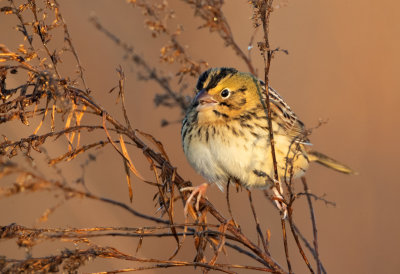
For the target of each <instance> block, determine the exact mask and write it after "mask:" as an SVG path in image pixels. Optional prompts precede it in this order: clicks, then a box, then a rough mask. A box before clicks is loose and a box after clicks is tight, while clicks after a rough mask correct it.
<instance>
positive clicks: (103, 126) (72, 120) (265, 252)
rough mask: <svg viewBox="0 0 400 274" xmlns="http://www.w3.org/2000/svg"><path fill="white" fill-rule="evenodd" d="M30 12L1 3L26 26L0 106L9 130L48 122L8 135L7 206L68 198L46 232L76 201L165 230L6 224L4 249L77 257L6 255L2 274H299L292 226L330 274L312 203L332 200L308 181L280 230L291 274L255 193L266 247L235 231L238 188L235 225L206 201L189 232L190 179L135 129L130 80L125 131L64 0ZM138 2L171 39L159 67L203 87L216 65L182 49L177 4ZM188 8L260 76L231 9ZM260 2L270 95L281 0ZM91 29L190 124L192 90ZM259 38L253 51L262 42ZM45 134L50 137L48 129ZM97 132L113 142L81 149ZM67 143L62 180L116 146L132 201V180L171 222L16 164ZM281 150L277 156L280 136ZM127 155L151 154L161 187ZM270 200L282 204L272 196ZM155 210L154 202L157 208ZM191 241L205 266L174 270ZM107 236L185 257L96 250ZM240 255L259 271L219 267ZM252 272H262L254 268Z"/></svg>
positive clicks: (2, 71)
mask: <svg viewBox="0 0 400 274" xmlns="http://www.w3.org/2000/svg"><path fill="white" fill-rule="evenodd" d="M20 2H21V1H14V0H8V2H6V1H4V2H2V3H8V4H5V6H3V7H1V9H0V11H1V13H2V14H1V15H0V16H15V17H16V18H17V20H18V25H17V30H18V31H19V32H20V33H22V35H23V37H24V40H25V42H24V43H23V44H21V45H19V46H18V47H17V49H16V50H12V49H10V48H12V47H14V46H15V45H3V44H0V97H1V100H2V103H1V104H0V124H7V123H11V122H13V121H14V120H20V121H21V123H22V124H24V125H29V123H30V120H34V119H39V120H40V123H39V125H38V126H37V127H36V128H35V129H34V131H33V132H32V134H31V135H29V136H27V137H23V138H20V139H18V140H10V139H8V138H7V137H6V136H5V135H4V134H3V135H2V136H3V141H2V142H1V143H0V179H2V181H4V180H14V181H15V182H14V183H13V184H12V185H10V186H1V187H0V198H1V199H5V198H6V197H10V196H15V195H18V194H20V193H34V192H41V191H46V192H50V193H54V194H61V195H59V197H60V202H59V203H57V204H56V205H55V206H54V207H52V208H49V209H48V210H46V212H45V213H44V214H43V215H42V216H41V217H40V220H41V221H46V220H47V218H48V216H49V215H50V214H51V213H53V212H54V211H55V210H57V208H58V207H59V206H60V205H61V204H62V203H64V202H65V201H69V200H73V199H89V200H95V201H98V202H101V203H104V204H109V205H113V206H116V207H118V208H120V209H123V210H125V211H126V212H127V213H128V214H131V215H132V216H136V217H138V218H140V219H142V220H146V221H148V222H151V223H154V226H147V227H117V226H115V227H92V228H80V229H73V228H62V229H58V228H47V229H37V228H27V227H24V226H21V225H17V224H10V225H5V224H1V225H3V226H1V227H0V239H1V241H2V242H3V241H6V240H10V239H13V240H15V241H16V243H17V244H18V246H20V247H23V248H27V249H28V250H31V249H32V248H34V247H35V246H36V245H38V244H39V243H42V242H51V241H60V242H72V243H74V244H76V248H75V249H65V250H63V251H61V252H58V251H56V249H55V250H52V251H51V252H50V253H51V254H50V255H48V256H46V257H33V256H31V255H30V252H28V254H27V257H26V258H25V259H13V258H10V257H9V255H8V254H5V256H2V257H0V270H1V271H2V272H5V273H11V272H22V271H26V272H56V271H61V270H62V271H66V272H75V271H78V269H80V268H81V267H82V266H83V265H84V264H87V263H89V261H92V260H93V259H96V258H106V259H114V260H124V261H131V262H135V264H134V265H135V267H132V268H124V269H122V268H121V269H115V270H112V271H109V272H112V273H116V272H130V271H137V270H146V269H161V268H171V267H175V268H176V267H188V266H189V267H198V268H200V269H201V270H203V272H205V273H206V272H208V271H209V270H215V271H220V272H224V273H236V271H239V270H253V271H264V272H273V273H287V272H289V273H290V272H292V267H291V263H290V256H289V252H288V250H289V246H288V239H287V235H286V223H288V224H289V226H290V228H291V233H292V235H293V237H294V239H295V242H296V244H297V249H298V251H299V253H300V254H301V255H302V256H303V259H304V261H305V263H306V264H307V266H308V267H309V270H310V272H311V273H313V272H314V270H313V268H312V266H311V264H310V262H309V261H308V259H307V256H306V254H305V251H304V250H303V249H302V246H301V243H300V240H301V241H303V242H304V244H305V246H306V247H307V249H308V250H309V252H310V254H311V255H312V256H313V258H314V260H315V264H316V266H317V272H318V273H326V271H325V269H324V267H323V265H322V263H321V261H320V258H319V252H318V241H317V226H316V221H315V214H314V210H313V206H312V200H311V197H314V198H318V199H321V198H319V197H318V196H315V195H313V194H311V193H309V190H308V187H307V183H306V180H305V178H303V185H304V193H296V192H295V190H294V188H293V184H292V182H291V181H289V182H284V183H285V186H286V191H285V193H286V194H285V195H284V197H285V198H284V200H282V201H281V202H282V203H285V204H286V205H287V207H288V212H289V218H288V220H287V221H286V220H283V219H282V220H281V223H282V232H283V236H284V237H283V243H284V245H285V252H286V260H287V265H288V270H285V269H284V268H283V267H282V266H281V265H279V264H278V263H277V261H276V259H275V257H274V256H276V254H275V255H274V256H273V255H272V252H271V250H270V248H269V241H270V237H271V234H270V232H269V230H267V233H263V229H262V227H261V225H260V222H259V217H258V216H259V215H258V216H257V212H256V209H255V207H254V204H253V197H252V193H251V192H250V191H249V192H248V195H249V203H250V205H251V210H252V213H253V217H254V220H255V231H256V232H257V235H258V243H255V242H254V239H251V237H250V235H246V234H245V233H244V232H243V231H242V230H241V229H240V226H239V225H238V224H237V223H236V221H234V220H233V217H232V211H231V209H230V201H229V188H228V192H227V202H228V207H229V212H230V215H231V218H229V219H228V218H226V217H224V216H223V215H222V214H221V213H220V211H219V210H218V209H217V208H215V207H214V206H213V205H212V204H211V203H210V202H209V201H208V200H206V199H202V200H201V201H200V209H201V210H200V211H201V212H196V210H195V209H194V208H193V207H191V208H190V214H191V217H192V218H193V220H194V222H193V223H179V221H178V218H176V214H181V213H177V212H176V211H177V210H178V211H180V210H181V207H177V206H176V204H175V203H176V202H177V201H178V202H180V203H181V204H183V203H184V202H185V201H186V199H187V195H188V194H186V193H181V192H180V189H181V188H183V187H186V186H188V185H191V183H190V182H189V181H187V180H185V179H184V178H182V177H181V176H180V175H179V173H178V172H177V169H176V168H175V167H174V166H173V165H172V164H171V163H170V161H169V158H168V155H167V153H166V151H165V149H164V147H163V145H162V143H161V142H160V141H158V140H157V139H156V138H155V137H153V136H152V135H150V134H148V133H145V132H143V131H141V130H139V129H134V128H133V127H132V125H131V123H130V120H129V117H128V115H127V111H126V103H125V85H124V83H125V75H124V72H123V70H122V68H118V69H117V72H118V75H119V82H118V85H117V86H116V88H115V89H116V90H117V91H118V99H119V100H120V103H121V104H120V105H121V112H122V114H123V121H119V120H118V119H117V118H115V117H114V116H113V115H111V114H110V113H109V112H108V111H107V110H106V109H104V108H103V107H101V106H100V105H99V104H98V103H97V101H96V98H95V96H92V93H91V92H90V90H89V88H88V87H87V84H86V81H85V75H84V70H83V68H82V65H81V62H80V60H79V58H78V54H77V51H76V50H75V48H74V45H73V43H72V39H71V35H70V33H69V30H68V27H67V24H66V23H65V21H64V19H63V17H62V14H61V12H60V5H59V3H58V2H57V0H46V1H41V2H40V3H37V2H38V1H35V0H27V1H22V2H21V3H20ZM128 2H129V3H130V4H132V5H133V6H135V7H138V8H141V9H142V11H143V15H144V17H145V18H146V20H145V25H146V26H147V27H148V28H149V30H150V31H151V33H152V35H153V36H154V37H155V38H157V37H160V36H164V38H166V39H167V41H168V42H167V43H166V44H165V45H164V46H162V47H161V49H160V53H161V54H160V56H161V58H160V59H161V61H162V62H165V63H171V64H172V63H175V64H178V70H177V71H176V74H175V75H176V76H175V79H176V80H177V81H178V82H179V83H180V82H181V81H182V79H183V78H184V77H186V76H188V77H191V76H195V77H197V76H198V75H199V74H200V73H201V72H202V71H203V70H204V68H206V67H207V66H208V64H207V63H206V62H205V61H203V60H194V59H193V58H192V57H191V56H190V55H189V52H188V51H189V49H188V48H186V47H184V46H183V45H182V44H181V42H180V41H179V35H180V34H181V32H182V31H183V28H182V27H181V26H179V25H177V27H176V28H173V30H171V27H170V26H169V22H170V20H171V19H172V18H174V11H173V9H171V8H170V7H169V5H168V2H167V1H159V2H151V1H144V0H130V1H128ZM182 2H183V3H184V4H186V5H188V6H189V7H190V8H192V10H193V12H194V14H195V15H196V16H198V17H199V18H201V19H202V20H203V22H204V23H203V24H202V25H201V26H200V27H201V28H208V29H209V30H210V31H212V32H216V33H218V35H219V36H220V38H221V39H222V40H223V41H224V42H225V46H226V47H227V48H230V49H232V50H233V51H234V52H235V53H236V54H237V56H238V57H239V59H241V60H242V61H243V62H244V63H245V64H246V65H247V67H248V69H249V71H250V72H252V73H254V74H256V70H255V68H254V65H253V64H252V62H251V59H250V55H249V54H246V53H245V51H243V50H242V49H241V48H240V47H239V46H238V44H237V43H236V42H235V39H234V36H233V32H232V30H231V28H230V26H229V23H228V20H227V18H226V17H225V15H224V13H223V11H222V7H223V1H221V0H201V1H191V0H183V1H182ZM18 3H20V4H18ZM249 3H250V4H251V5H252V6H253V9H254V15H253V21H254V25H255V28H256V29H257V28H259V26H262V29H263V39H262V42H259V44H258V45H259V49H260V51H261V55H262V56H263V58H264V61H265V68H264V71H265V83H266V86H268V84H269V78H268V75H269V70H270V65H271V60H272V58H273V56H274V54H275V53H276V52H278V51H281V50H280V49H279V48H276V49H272V48H271V47H270V44H269V37H268V35H269V17H270V14H271V12H272V11H273V9H272V3H273V1H272V0H265V1H264V0H255V1H249ZM91 22H92V23H93V24H94V26H95V27H96V29H97V30H99V31H100V32H102V33H104V34H105V35H106V36H107V37H108V38H109V39H111V40H112V41H114V42H115V43H116V44H117V45H118V46H120V47H121V49H122V50H123V51H124V53H125V55H126V56H127V57H128V59H129V60H131V61H132V62H134V63H135V64H136V65H137V67H138V68H139V70H140V75H141V79H142V80H146V81H154V82H155V83H157V84H158V85H159V86H160V87H161V89H162V90H163V93H162V94H159V95H157V96H156V99H155V102H156V104H157V105H164V106H168V107H178V108H180V109H181V111H182V114H183V113H184V111H185V109H186V107H187V106H188V104H189V102H190V97H189V99H188V96H187V95H185V93H184V90H185V89H182V90H179V91H176V90H174V88H173V85H172V83H171V81H173V80H174V79H172V78H171V77H166V76H163V73H162V71H160V70H159V69H157V68H156V66H153V65H151V64H150V63H149V62H148V61H147V60H146V59H145V58H144V57H143V56H141V55H139V54H137V53H136V52H135V51H134V49H133V46H131V45H129V44H128V43H125V42H123V41H121V39H120V38H119V37H117V36H116V35H115V34H113V33H112V32H111V31H109V30H108V29H107V28H106V27H104V26H103V25H102V24H101V22H100V20H99V19H97V18H95V17H92V18H91ZM251 39H252V40H253V39H254V37H252V38H251ZM54 40H58V42H59V43H60V41H61V43H62V46H61V47H58V46H55V45H57V43H56V42H55V41H54ZM53 41H54V43H53ZM67 53H71V55H70V56H72V58H74V60H75V62H76V67H77V73H76V74H70V75H63V74H62V72H61V71H63V70H61V69H60V64H61V61H62V60H63V59H65V58H70V56H68V55H67ZM15 75H17V76H19V78H18V79H24V80H19V84H18V85H17V86H15V87H13V88H9V87H8V86H9V84H8V80H9V79H13V77H14V76H15ZM267 90H268V89H267ZM267 98H268V96H267ZM266 110H267V113H268V115H269V116H270V114H271V112H270V108H269V102H268V101H267V102H266ZM86 116H88V117H91V119H90V120H89V119H88V121H94V122H91V123H89V122H87V120H84V119H83V118H84V117H86ZM46 119H47V120H46ZM95 121H97V122H95ZM46 123H49V124H50V130H49V131H48V132H46V133H42V134H39V131H40V129H41V128H42V126H43V125H45V124H46ZM167 123H169V122H167V121H165V122H164V125H166V124H167ZM3 126H4V125H3ZM43 128H46V127H45V126H43ZM270 128H271V125H270ZM42 131H43V130H42ZM89 132H103V133H104V134H105V136H106V138H103V139H99V140H97V141H94V142H92V143H82V141H81V136H83V135H85V134H87V133H89ZM96 136H97V135H96ZM98 136H101V135H98ZM99 138H100V137H99ZM57 139H63V140H66V152H65V153H63V154H62V155H58V156H57V157H55V158H49V159H48V164H49V165H50V166H52V167H54V168H55V169H56V170H57V171H58V172H57V173H58V174H59V175H60V174H61V172H60V171H59V170H58V168H57V164H58V163H60V162H65V161H71V160H74V159H76V157H77V156H78V155H82V154H87V155H88V156H89V160H90V161H91V160H93V161H94V159H95V156H93V155H92V154H91V153H90V151H91V150H93V149H97V150H98V149H102V148H103V147H105V146H112V147H113V148H114V150H115V152H117V154H116V155H119V156H120V158H121V160H122V165H123V167H124V170H125V175H126V180H127V184H128V189H129V197H130V199H131V201H132V193H133V192H132V180H131V175H132V174H133V175H134V176H136V177H137V178H139V179H140V180H141V181H142V182H143V183H147V184H149V185H151V186H152V187H154V190H155V192H156V194H155V196H154V198H155V200H156V201H157V204H158V206H159V208H160V210H161V212H162V213H163V214H162V216H161V217H155V216H151V215H148V214H145V213H143V212H140V211H138V210H135V209H134V207H133V205H128V204H125V203H123V202H120V201H117V200H113V199H109V198H107V197H102V196H98V195H96V194H94V193H92V192H90V191H89V190H88V189H87V188H86V186H85V185H84V184H82V185H76V184H71V183H69V182H68V180H67V179H66V178H63V177H62V176H59V177H60V178H59V179H56V178H52V179H49V178H46V176H44V175H43V174H42V173H41V172H40V170H39V169H38V168H37V167H36V166H34V165H31V167H25V166H24V165H23V164H21V161H20V160H19V161H18V160H15V159H17V158H14V157H16V156H17V155H19V156H17V157H20V158H18V159H21V158H26V159H28V161H29V162H30V163H34V160H35V158H36V157H38V155H39V154H38V153H44V154H45V153H46V150H45V145H46V142H48V140H57ZM270 140H271V145H272V147H273V146H274V142H273V135H272V132H271V136H270ZM127 146H135V147H136V148H138V149H140V150H142V152H143V156H144V157H143V158H142V160H141V161H146V160H147V162H148V164H149V166H150V169H151V170H152V172H153V173H154V178H153V180H152V181H146V180H145V179H144V178H143V176H142V175H141V173H140V172H139V170H138V169H137V168H136V164H137V161H139V160H138V159H135V161H133V160H132V158H131V157H130V154H129V152H128V149H127ZM272 153H274V150H272ZM293 157H294V156H293ZM273 158H274V168H275V173H276V176H275V177H276V178H275V179H276V181H277V182H278V181H279V178H278V176H277V172H276V158H275V155H273ZM89 160H88V161H89ZM288 162H290V161H288ZM290 170H291V167H290V165H289V166H288V172H290ZM81 181H82V182H83V181H84V180H83V179H82V180H81ZM276 187H277V188H278V189H280V186H279V185H276ZM282 194H284V193H282ZM301 195H305V196H306V197H307V201H308V204H309V208H310V213H311V220H312V226H313V235H314V239H313V244H312V245H311V244H310V243H309V242H308V241H307V240H306V239H305V237H304V236H303V235H302V234H301V232H300V231H299V229H298V228H297V226H296V225H295V224H294V221H293V216H292V211H293V203H294V201H295V200H296V199H297V198H298V197H300V196H301ZM266 197H267V198H268V199H269V200H270V201H272V198H270V196H269V195H268V193H267V192H266ZM151 202H152V201H149V205H150V204H151ZM207 215H211V216H213V217H214V221H213V222H210V221H209V220H208V219H207V218H206V216H207ZM188 236H191V237H193V238H194V244H195V245H194V250H193V257H194V259H193V260H189V261H185V260H175V259H174V258H175V257H177V256H180V255H181V253H180V251H181V248H182V246H183V244H184V243H185V239H186V238H187V237H188ZM100 237H120V238H122V237H129V238H137V239H138V245H137V248H136V252H137V251H138V250H139V249H140V248H141V246H142V245H143V239H144V238H172V239H174V241H175V245H176V248H175V251H174V252H173V254H169V256H168V259H165V260H161V259H156V258H140V257H137V256H133V255H131V254H125V253H123V252H121V251H119V250H117V249H116V248H115V247H102V246H99V245H97V244H95V243H94V242H93V240H92V239H96V238H100ZM0 244H1V242H0ZM229 250H235V251H237V252H239V253H240V254H242V255H243V256H245V257H247V258H248V261H249V264H246V265H239V264H223V263H220V260H219V258H220V257H221V256H222V255H223V254H227V256H229ZM210 254H211V255H210ZM137 263H139V266H136V265H138V264H137ZM252 263H253V264H256V265H257V266H254V265H252ZM104 273H106V272H104Z"/></svg>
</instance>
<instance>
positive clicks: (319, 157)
mask: <svg viewBox="0 0 400 274" xmlns="http://www.w3.org/2000/svg"><path fill="white" fill-rule="evenodd" d="M308 159H309V160H310V161H311V162H317V163H319V164H321V165H324V166H326V167H329V168H332V169H334V170H336V171H339V172H342V173H345V174H357V172H356V171H354V170H353V169H351V168H349V167H348V166H346V165H344V164H342V163H339V162H338V161H336V160H334V159H332V158H330V157H328V156H326V155H325V154H322V153H320V152H318V151H308Z"/></svg>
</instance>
